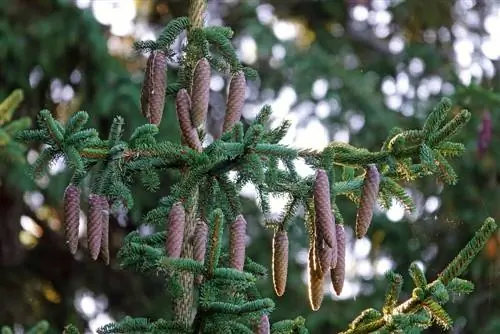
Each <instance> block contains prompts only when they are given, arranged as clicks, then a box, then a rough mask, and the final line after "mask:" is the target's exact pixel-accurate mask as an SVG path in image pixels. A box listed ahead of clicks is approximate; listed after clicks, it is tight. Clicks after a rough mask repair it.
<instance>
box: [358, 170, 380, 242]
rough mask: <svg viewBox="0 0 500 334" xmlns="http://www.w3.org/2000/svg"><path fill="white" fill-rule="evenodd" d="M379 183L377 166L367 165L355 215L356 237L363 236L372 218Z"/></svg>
mask: <svg viewBox="0 0 500 334" xmlns="http://www.w3.org/2000/svg"><path fill="white" fill-rule="evenodd" d="M379 185H380V174H379V172H378V170H377V166H375V165H374V164H370V165H368V167H367V169H366V176H365V180H364V182H363V188H362V190H361V200H360V203H359V208H358V213H357V216H356V237H357V238H358V239H361V238H363V237H364V236H365V235H366V232H367V231H368V227H370V223H371V221H372V218H373V209H374V207H375V204H376V202H377V195H378V190H379Z"/></svg>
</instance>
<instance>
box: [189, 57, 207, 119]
mask: <svg viewBox="0 0 500 334" xmlns="http://www.w3.org/2000/svg"><path fill="white" fill-rule="evenodd" d="M209 99H210V64H209V62H208V60H206V59H205V58H202V59H200V60H199V61H198V63H197V64H196V67H195V69H194V75H193V83H192V85H191V120H192V121H193V126H194V127H195V128H198V127H199V126H200V125H203V123H205V119H206V118H207V112H208V102H209Z"/></svg>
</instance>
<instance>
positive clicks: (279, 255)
mask: <svg viewBox="0 0 500 334" xmlns="http://www.w3.org/2000/svg"><path fill="white" fill-rule="evenodd" d="M287 275H288V235H287V233H286V231H282V230H278V231H275V232H274V236H273V283H274V291H275V292H276V295H278V296H279V297H281V296H283V294H284V293H285V288H286V279H287Z"/></svg>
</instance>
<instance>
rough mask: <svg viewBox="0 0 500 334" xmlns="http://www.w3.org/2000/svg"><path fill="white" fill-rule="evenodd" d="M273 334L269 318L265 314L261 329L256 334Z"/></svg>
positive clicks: (261, 318)
mask: <svg viewBox="0 0 500 334" xmlns="http://www.w3.org/2000/svg"><path fill="white" fill-rule="evenodd" d="M269 333H271V324H270V323H269V317H268V316H267V315H266V314H264V315H262V317H260V322H259V327H258V328H257V331H256V332H255V334H269Z"/></svg>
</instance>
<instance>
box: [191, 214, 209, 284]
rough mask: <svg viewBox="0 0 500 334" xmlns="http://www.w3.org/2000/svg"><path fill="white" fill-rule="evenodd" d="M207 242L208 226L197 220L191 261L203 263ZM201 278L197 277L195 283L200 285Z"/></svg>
mask: <svg viewBox="0 0 500 334" xmlns="http://www.w3.org/2000/svg"><path fill="white" fill-rule="evenodd" d="M207 241H208V225H207V224H206V223H205V222H204V221H203V220H198V221H197V222H196V227H195V230H194V242H193V259H194V260H195V261H198V262H200V263H204V262H205V253H206V251H207ZM202 278H203V276H202V275H197V276H196V277H195V281H196V283H197V284H200V283H201V281H202Z"/></svg>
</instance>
